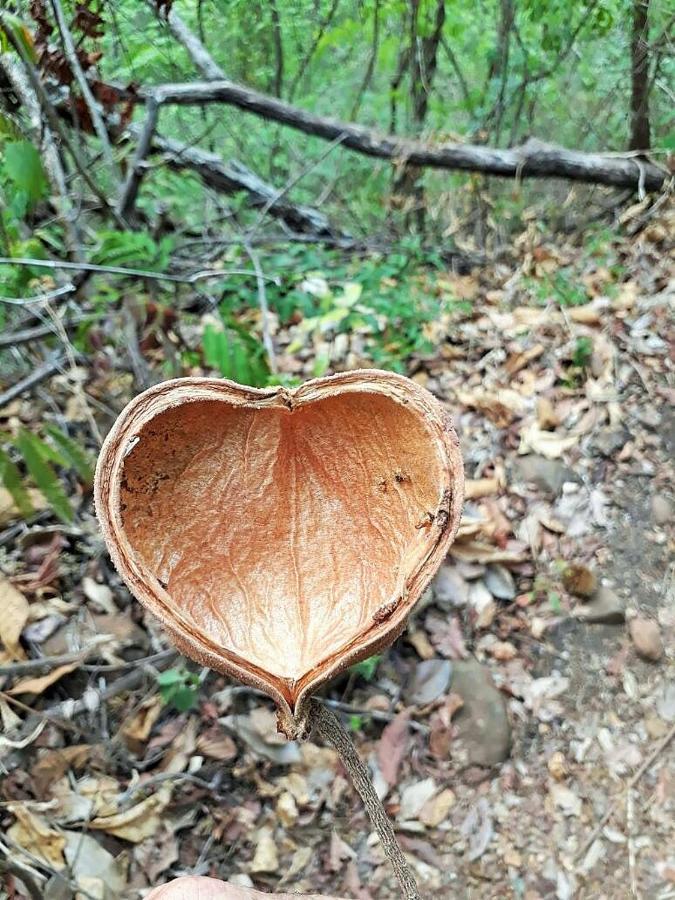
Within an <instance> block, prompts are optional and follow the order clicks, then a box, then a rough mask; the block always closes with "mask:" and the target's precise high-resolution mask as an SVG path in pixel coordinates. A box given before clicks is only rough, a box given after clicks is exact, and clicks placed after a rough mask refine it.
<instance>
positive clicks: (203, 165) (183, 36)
mask: <svg viewBox="0 0 675 900" xmlns="http://www.w3.org/2000/svg"><path fill="white" fill-rule="evenodd" d="M149 5H150V6H151V7H152V9H153V10H154V11H155V13H158V14H160V11H159V10H158V4H157V3H156V2H153V0H149ZM160 18H162V20H163V21H164V19H163V16H162V15H161V14H160ZM165 21H166V22H167V24H168V26H169V28H170V30H171V33H172V34H173V36H174V37H175V38H176V40H177V41H179V42H180V43H181V44H182V45H183V47H185V49H186V50H187V53H188V55H189V57H190V59H191V60H192V62H193V63H194V65H195V68H196V69H198V70H199V71H200V72H201V74H202V75H203V77H204V78H205V79H206V80H207V81H222V80H224V79H226V78H227V76H226V74H225V72H224V71H223V69H221V68H220V66H219V65H218V63H217V62H216V61H215V59H214V58H213V57H212V56H211V54H210V53H209V51H208V50H207V49H206V47H205V46H204V45H203V44H202V42H201V41H200V40H199V38H198V37H197V35H195V34H193V32H192V31H190V29H189V28H188V26H187V25H186V24H185V22H184V21H183V20H182V19H181V17H180V16H179V15H178V13H177V12H176V10H175V9H169V12H168V14H167V15H166V20H165ZM150 102H152V101H150ZM155 102H156V101H155ZM163 143H164V144H169V143H171V142H169V141H164V142H163ZM158 144H159V141H158V140H155V141H153V145H154V147H155V148H156V149H160V148H159V146H158ZM177 146H179V145H174V147H177ZM167 151H168V152H172V153H175V152H176V150H175V149H173V150H169V148H168V147H167ZM180 158H181V159H182V160H183V161H184V162H187V163H188V165H187V166H186V167H187V168H192V169H194V170H195V171H196V172H197V174H198V175H199V176H200V177H201V179H202V181H204V183H205V184H209V185H210V186H211V187H215V188H216V189H217V190H221V191H224V192H225V193H236V192H237V191H242V190H243V191H246V192H247V193H248V194H249V195H250V197H251V200H252V202H251V205H252V206H255V207H261V208H262V209H264V210H265V212H266V213H267V212H269V213H270V215H272V216H275V217H276V218H278V219H281V220H282V221H284V222H285V223H286V224H288V225H289V226H290V227H291V228H294V229H295V230H296V231H300V232H305V233H308V234H316V235H317V236H318V237H323V236H324V235H325V236H329V235H331V236H333V235H338V234H340V236H343V237H346V238H348V237H349V235H345V234H343V233H338V232H337V231H336V230H335V229H333V228H331V227H330V225H329V222H328V219H327V218H326V216H324V215H323V213H320V212H319V211H318V210H317V209H313V208H312V207H307V206H296V205H294V204H291V203H281V202H280V200H281V196H282V195H283V194H282V193H280V192H278V191H277V190H276V189H275V188H274V187H272V186H271V185H270V184H268V183H267V182H265V181H263V179H262V178H260V176H259V175H256V174H255V172H252V171H251V170H250V169H248V168H247V167H246V166H244V165H243V164H242V163H240V162H238V161H236V160H233V161H232V162H231V163H228V164H225V163H223V162H222V161H221V160H220V159H219V158H218V157H217V156H214V155H213V154H208V153H204V152H203V151H200V150H191V149H190V148H188V152H187V153H186V152H184V151H183V152H181V153H180ZM168 161H169V163H170V162H171V161H170V160H168ZM173 167H174V168H178V167H177V166H176V165H174V166H173ZM287 190H288V188H286V189H285V190H284V191H283V193H286V191H287Z"/></svg>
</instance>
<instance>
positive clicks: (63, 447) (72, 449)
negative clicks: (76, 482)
mask: <svg viewBox="0 0 675 900" xmlns="http://www.w3.org/2000/svg"><path fill="white" fill-rule="evenodd" d="M45 431H46V432H47V434H48V435H49V437H50V438H51V439H52V440H53V441H54V443H55V444H57V445H58V448H59V450H60V451H61V453H62V455H63V456H64V457H65V459H66V461H67V463H68V464H69V465H70V466H71V467H72V468H73V469H75V471H76V472H77V474H78V475H79V476H80V478H81V479H82V481H83V483H84V484H85V485H89V484H91V483H92V482H93V480H94V465H93V462H92V459H91V457H90V455H89V454H88V453H87V451H86V450H84V449H83V448H82V447H80V445H79V444H78V443H77V441H74V440H73V439H72V438H71V437H68V435H67V434H64V433H63V432H62V431H59V429H58V428H57V427H56V425H46V426H45Z"/></svg>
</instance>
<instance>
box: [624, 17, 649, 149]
mask: <svg viewBox="0 0 675 900" xmlns="http://www.w3.org/2000/svg"><path fill="white" fill-rule="evenodd" d="M631 79H632V90H631V98H630V144H629V148H630V149H631V150H649V148H650V146H651V133H650V127H649V0H633V35H632V40H631Z"/></svg>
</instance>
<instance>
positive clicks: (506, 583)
mask: <svg viewBox="0 0 675 900" xmlns="http://www.w3.org/2000/svg"><path fill="white" fill-rule="evenodd" d="M483 579H484V581H485V584H486V586H487V589H488V590H489V591H490V593H491V594H492V596H493V597H496V598H497V599H498V600H513V598H514V597H515V596H516V585H515V582H514V580H513V575H512V574H511V573H510V572H509V570H508V569H507V568H506V567H505V566H500V565H492V566H488V567H487V571H486V572H485V575H484V576H483Z"/></svg>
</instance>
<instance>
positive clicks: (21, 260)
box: [0, 256, 276, 302]
mask: <svg viewBox="0 0 675 900" xmlns="http://www.w3.org/2000/svg"><path fill="white" fill-rule="evenodd" d="M0 265H2V266H36V267H38V268H43V269H73V270H75V271H77V272H97V273H101V274H106V275H126V276H128V277H130V278H149V279H151V280H153V281H171V282H173V283H174V284H196V283H197V282H198V281H206V280H207V279H210V278H224V277H225V276H227V275H240V276H242V277H246V278H255V277H256V273H255V271H252V270H251V269H213V270H212V269H203V270H201V271H199V272H193V273H192V274H191V275H169V274H168V273H167V272H150V271H148V270H147V269H127V268H125V267H124V266H97V265H95V264H94V263H84V262H83V263H74V262H66V261H65V260H56V259H29V258H28V257H13V256H0ZM266 280H267V281H272V282H274V283H276V279H275V278H271V277H268V278H266ZM70 287H71V288H72V285H71V286H70ZM60 290H63V289H62V288H61V289H60ZM36 299H44V297H43V298H36ZM10 302H12V301H10Z"/></svg>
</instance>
